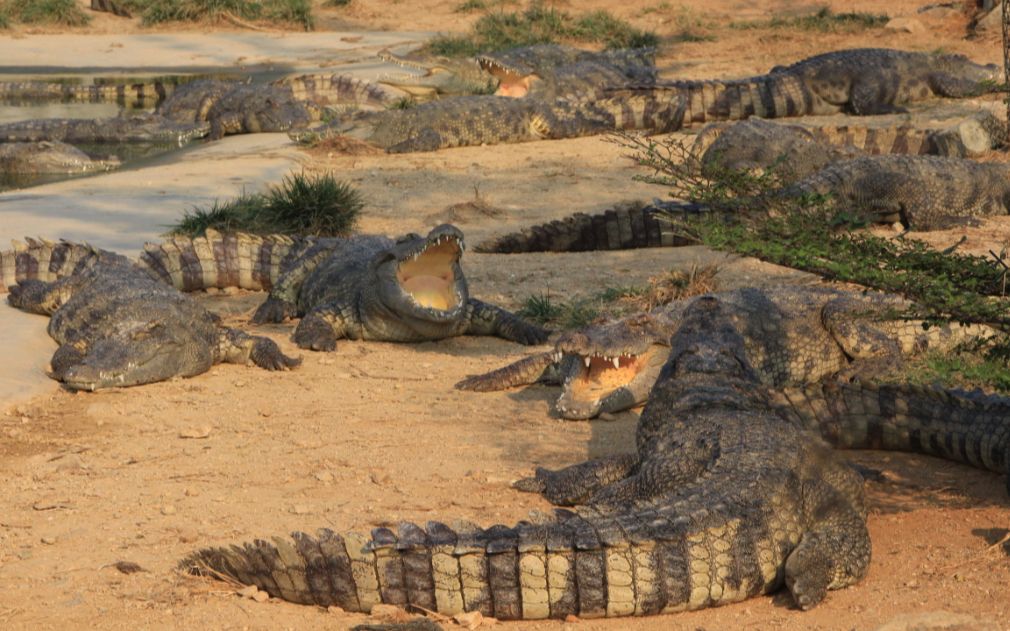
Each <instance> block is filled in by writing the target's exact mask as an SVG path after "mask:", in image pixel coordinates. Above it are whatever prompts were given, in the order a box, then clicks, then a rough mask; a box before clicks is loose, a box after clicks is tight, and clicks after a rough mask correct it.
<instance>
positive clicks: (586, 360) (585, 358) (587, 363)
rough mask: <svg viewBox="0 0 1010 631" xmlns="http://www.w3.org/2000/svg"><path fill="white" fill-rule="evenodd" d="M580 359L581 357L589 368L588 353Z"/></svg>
mask: <svg viewBox="0 0 1010 631" xmlns="http://www.w3.org/2000/svg"><path fill="white" fill-rule="evenodd" d="M582 359H583V360H584V361H585V362H586V368H589V361H590V360H589V356H588V355H586V356H585V357H583V358H582Z"/></svg>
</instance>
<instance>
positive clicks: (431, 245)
mask: <svg viewBox="0 0 1010 631" xmlns="http://www.w3.org/2000/svg"><path fill="white" fill-rule="evenodd" d="M415 241H416V243H415V244H413V245H411V244H410V243H406V244H405V243H398V244H397V245H396V246H395V247H396V250H395V251H396V255H395V261H389V265H390V268H387V271H386V272H384V273H382V275H381V276H380V278H378V279H377V280H378V282H379V283H381V284H383V285H384V286H385V288H384V289H383V290H382V294H383V296H384V298H383V299H382V300H383V302H384V303H386V305H387V307H389V308H391V309H393V310H394V311H395V312H397V313H398V314H399V315H400V316H401V317H403V318H409V319H414V320H418V321H424V322H435V323H438V322H448V321H451V320H455V319H457V318H459V317H460V315H461V314H462V313H463V310H464V308H465V306H466V302H467V299H468V295H467V291H466V280H465V278H464V277H463V271H462V269H461V268H460V265H459V259H460V257H461V256H462V254H463V249H464V244H463V234H462V233H461V232H460V231H459V230H458V229H456V228H455V227H453V226H448V225H445V226H439V227H438V228H435V229H434V230H432V231H431V232H430V233H429V234H428V236H427V237H426V238H420V237H417V238H416V239H415Z"/></svg>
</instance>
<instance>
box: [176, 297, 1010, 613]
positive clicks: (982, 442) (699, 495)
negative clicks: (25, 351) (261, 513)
mask: <svg viewBox="0 0 1010 631" xmlns="http://www.w3.org/2000/svg"><path fill="white" fill-rule="evenodd" d="M670 343H671V351H670V353H669V359H668V360H667V362H666V365H665V367H664V369H663V371H662V374H661V377H660V379H659V381H658V382H657V384H656V386H655V388H654V391H653V395H652V397H651V399H650V402H649V404H648V405H647V406H646V409H645V411H644V413H643V414H642V417H641V419H640V420H639V423H638V429H637V440H636V452H635V453H634V454H630V455H623V456H612V457H609V458H603V459H599V460H591V461H588V462H585V463H582V464H577V465H574V466H572V467H568V468H566V469H563V470H560V471H557V472H554V471H548V470H546V469H539V470H538V471H537V473H536V476H535V477H532V478H526V479H523V480H520V481H519V482H517V483H516V487H517V488H519V489H520V490H524V491H531V492H541V493H543V494H544V495H545V496H546V497H547V498H548V499H549V500H551V501H552V502H555V503H557V504H563V505H573V504H579V505H581V506H580V508H579V509H578V510H577V512H568V511H559V513H558V516H557V518H556V519H555V520H551V521H546V522H537V523H531V522H526V521H523V522H519V523H518V524H517V525H515V526H513V527H509V526H503V525H496V526H492V527H490V528H486V529H482V528H479V527H476V526H470V525H466V524H462V525H458V526H455V527H449V526H447V525H445V524H443V523H439V522H428V524H427V525H426V527H425V528H421V527H419V526H417V525H414V524H411V523H400V524H399V526H398V528H397V530H396V532H394V531H393V530H391V529H389V528H376V529H374V530H373V531H372V534H371V537H368V536H363V535H360V534H357V533H347V534H344V535H340V534H337V533H334V532H333V531H331V530H328V529H323V530H320V531H319V532H318V533H317V535H316V536H315V537H312V536H309V535H307V534H304V533H301V532H296V533H293V535H292V539H287V538H283V537H275V538H273V539H272V540H271V541H264V540H256V541H254V542H252V543H247V544H245V545H242V546H236V545H233V546H230V547H227V548H224V547H221V548H207V549H203V550H200V551H198V552H196V553H194V554H192V555H190V556H188V557H187V558H186V559H184V560H183V561H182V562H181V564H180V567H181V568H183V569H184V570H187V571H190V572H193V573H198V574H211V575H214V576H219V577H220V576H225V577H228V578H230V579H233V580H236V581H239V582H241V583H245V584H250V585H256V586H258V587H259V588H261V589H263V590H265V591H267V592H268V593H270V594H271V595H273V596H275V597H279V598H283V599H285V600H289V601H292V602H297V603H305V604H314V605H318V606H323V607H326V606H331V605H335V606H338V607H341V608H342V609H345V610H348V611H366V612H367V611H369V610H370V609H371V608H372V607H373V606H374V605H375V604H377V603H380V602H382V603H390V604H394V605H400V606H405V607H411V606H413V607H416V608H418V609H421V610H427V611H433V612H438V613H441V614H448V615H452V614H455V613H458V612H460V611H480V612H481V613H483V614H484V615H491V616H494V617H496V618H498V619H515V618H523V619H537V618H548V617H550V618H564V617H566V616H569V615H577V616H579V617H581V618H589V617H600V616H608V617H612V616H625V615H652V614H660V613H671V612H676V611H682V610H685V609H699V608H703V607H710V606H716V605H723V604H728V603H732V602H738V601H741V600H744V599H746V598H749V597H753V596H756V595H758V594H762V593H770V592H773V591H775V590H777V589H778V588H780V587H781V586H783V585H785V586H786V588H787V589H788V590H789V591H790V592H791V594H792V597H793V599H794V600H795V602H796V603H797V605H799V606H800V607H801V608H802V609H810V608H812V607H815V606H816V605H817V604H818V603H820V602H821V601H822V600H823V599H824V598H825V596H826V592H827V591H828V590H829V589H838V588H842V587H846V586H848V585H851V584H853V583H855V582H858V581H859V579H861V578H862V577H863V576H864V575H865V573H866V571H867V569H868V566H869V562H870V540H869V536H868V533H867V530H866V524H865V520H866V511H865V507H864V501H863V491H862V481H861V480H860V479H859V477H858V476H857V475H856V474H855V473H854V471H853V470H852V469H850V468H849V467H847V466H846V465H844V464H843V463H842V462H841V461H840V460H839V457H838V455H837V453H835V452H832V451H831V450H830V449H828V448H827V446H826V445H825V444H823V443H822V442H821V440H820V439H819V438H818V437H817V436H816V435H815V434H814V433H812V432H808V431H805V430H804V429H803V426H802V425H810V424H816V425H817V427H818V429H823V431H825V432H826V433H828V432H834V433H835V434H836V435H838V436H840V437H844V438H843V439H842V440H840V441H839V442H843V441H844V442H847V443H848V444H849V445H854V444H857V443H863V444H865V446H872V447H884V448H900V449H908V450H911V451H925V452H927V453H930V452H933V453H939V454H940V455H946V456H948V457H952V458H956V459H962V460H967V461H968V462H970V463H972V464H976V465H977V466H978V465H980V464H982V465H985V466H991V468H995V469H999V470H1001V471H1003V470H1005V467H1006V448H1007V444H1008V441H1007V428H1006V417H1007V414H1006V412H1007V411H1008V409H1010V408H1008V406H1007V405H1006V404H1005V402H1004V404H1003V408H1002V410H1001V412H1002V414H999V415H994V414H992V413H991V410H992V408H991V407H988V406H990V405H995V404H994V403H993V402H991V401H988V400H986V401H981V402H980V401H978V400H977V399H976V398H974V397H972V396H958V394H957V393H954V394H950V393H933V392H931V391H924V390H922V389H918V388H911V389H909V388H902V387H888V388H875V387H863V386H859V385H850V386H844V387H843V388H840V389H837V390H831V389H829V388H824V389H822V392H824V393H825V395H824V397H823V398H822V399H821V400H822V401H824V402H826V403H828V404H827V405H817V400H816V398H815V397H814V396H813V395H814V394H815V393H814V391H813V390H810V391H809V392H810V395H809V397H807V398H801V397H797V398H795V399H791V398H784V397H782V396H781V395H780V394H779V393H776V392H773V391H769V390H768V389H766V388H765V387H764V386H763V385H762V384H761V382H760V381H759V379H758V377H757V376H756V374H755V369H754V367H752V366H751V364H750V363H749V361H748V355H747V352H746V349H745V345H744V341H743V339H742V337H741V335H740V333H739V332H738V331H737V330H736V329H735V328H734V327H733V325H732V323H731V321H730V320H729V318H728V317H727V315H726V313H725V312H724V311H723V309H722V305H721V304H720V301H719V300H718V299H717V298H714V297H707V298H704V299H700V300H698V301H696V302H695V303H693V304H692V306H691V308H690V309H688V310H687V311H686V312H685V314H684V321H683V323H682V325H681V327H680V328H679V329H678V331H677V333H676V334H675V335H674V336H673V338H672V340H671V342H670ZM924 397H925V401H923V399H924ZM808 401H809V402H811V403H812V404H814V405H813V406H812V407H806V406H807V402H808ZM962 407H967V408H971V409H970V410H969V412H968V413H967V414H960V413H956V412H952V410H957V409H959V408H962ZM987 410H990V411H987ZM811 412H813V413H811ZM796 423H802V425H801V426H799V427H798V426H797V424H796ZM888 426H890V427H892V428H896V427H901V428H906V429H905V431H894V432H893V433H892V432H890V431H889V430H887V429H886V428H887V427H888ZM828 428H830V429H828ZM948 448H949V449H948Z"/></svg>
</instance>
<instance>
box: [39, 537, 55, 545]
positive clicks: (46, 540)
mask: <svg viewBox="0 0 1010 631" xmlns="http://www.w3.org/2000/svg"><path fill="white" fill-rule="evenodd" d="M39 541H41V542H42V543H44V544H46V545H47V546H51V545H53V544H54V543H56V537H53V536H46V537H42V538H41V539H39Z"/></svg>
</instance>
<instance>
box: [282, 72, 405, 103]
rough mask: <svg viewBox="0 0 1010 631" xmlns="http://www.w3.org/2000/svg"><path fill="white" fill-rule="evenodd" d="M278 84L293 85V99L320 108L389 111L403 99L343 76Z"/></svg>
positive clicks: (308, 77) (308, 76)
mask: <svg viewBox="0 0 1010 631" xmlns="http://www.w3.org/2000/svg"><path fill="white" fill-rule="evenodd" d="M279 83H281V84H282V85H287V86H290V88H291V91H292V93H293V94H294V97H295V98H296V99H298V100H299V101H307V102H310V103H314V104H315V105H318V106H340V105H345V106H346V105H350V106H355V107H366V108H370V109H386V108H387V107H389V106H390V105H392V104H393V103H395V102H396V101H397V100H399V99H400V98H401V97H402V93H400V94H398V93H396V92H393V91H391V90H388V89H385V88H383V87H382V86H381V85H379V84H376V83H372V82H371V81H365V80H363V79H358V78H356V77H351V76H348V75H340V74H329V75H326V74H306V75H301V76H299V77H294V78H291V79H282V80H281V81H280V82H279Z"/></svg>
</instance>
